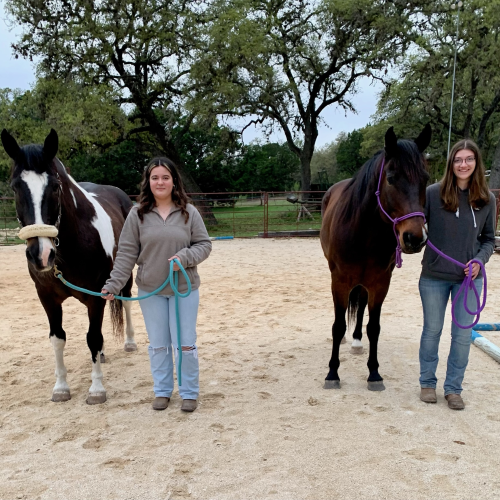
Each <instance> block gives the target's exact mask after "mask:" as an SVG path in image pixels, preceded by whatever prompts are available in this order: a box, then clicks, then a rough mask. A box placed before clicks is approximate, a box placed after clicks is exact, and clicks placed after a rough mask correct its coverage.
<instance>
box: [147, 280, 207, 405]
mask: <svg viewBox="0 0 500 500" xmlns="http://www.w3.org/2000/svg"><path fill="white" fill-rule="evenodd" d="M146 294H147V292H145V291H143V290H140V289H139V290H138V296H139V297H141V296H142V295H146ZM199 301H200V295H199V291H198V290H193V291H192V292H191V294H190V295H189V296H188V297H184V298H179V320H180V326H181V346H182V367H181V370H182V377H181V379H182V380H181V382H182V385H181V386H179V395H180V396H181V398H182V399H198V394H199V364H198V348H197V347H196V318H197V316H198V305H199ZM139 304H140V306H141V310H142V314H143V316H144V323H145V324H146V330H147V332H148V338H149V347H148V352H149V360H150V364H151V373H152V375H153V384H154V385H153V390H154V393H155V396H157V397H166V398H169V397H170V396H171V395H172V392H173V390H174V363H173V360H172V351H173V352H174V355H175V365H176V369H177V367H178V363H179V348H180V346H179V345H178V343H177V319H176V314H175V297H174V296H166V295H153V296H151V297H148V298H147V299H144V300H140V301H139Z"/></svg>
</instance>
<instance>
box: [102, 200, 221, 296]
mask: <svg viewBox="0 0 500 500" xmlns="http://www.w3.org/2000/svg"><path fill="white" fill-rule="evenodd" d="M186 210H187V212H188V214H189V220H188V222H187V224H186V223H185V217H184V215H182V213H181V209H180V208H174V209H173V210H172V211H171V212H170V213H169V214H168V217H167V218H166V220H163V218H162V216H161V215H160V214H159V212H158V209H156V208H154V209H153V210H152V211H151V212H149V213H147V214H145V215H144V221H143V222H141V221H140V219H139V216H138V215H137V207H133V208H132V209H131V210H130V213H129V214H128V217H127V220H126V221H125V225H124V226H123V230H122V233H121V235H120V241H119V242H118V251H117V253H116V259H115V263H114V266H113V270H112V271H111V276H110V278H109V279H108V281H106V283H105V285H104V287H103V288H105V289H106V290H108V291H109V292H110V293H112V294H114V295H118V294H119V293H120V291H121V290H122V288H123V287H124V286H125V284H126V283H127V280H128V279H129V278H130V273H131V272H132V269H133V268H134V265H135V264H136V263H137V265H138V266H139V267H138V269H137V276H136V278H135V282H136V283H137V286H138V287H139V288H140V289H141V290H144V291H145V292H152V291H154V290H156V289H157V288H158V287H159V286H160V285H161V284H162V283H163V282H164V281H165V280H166V279H167V277H168V273H169V269H170V263H169V261H168V259H169V258H170V257H173V256H174V255H177V256H178V257H179V260H180V262H181V264H182V265H183V267H184V268H185V269H186V273H187V275H188V276H189V280H190V281H191V289H192V290H196V289H197V288H198V287H199V286H200V277H199V275H198V272H197V265H198V264H200V263H201V262H203V261H204V260H205V259H206V258H207V257H208V256H209V255H210V252H211V251H212V242H211V241H210V238H209V236H208V233H207V230H206V228H205V224H204V223H203V219H202V217H201V215H200V213H199V212H198V210H197V209H196V208H195V207H194V206H193V205H190V204H188V205H187V207H186ZM186 290H187V283H186V279H185V278H184V276H183V274H182V273H181V272H179V291H180V292H181V293H184V292H185V291H186ZM160 295H173V291H172V288H171V287H170V285H167V286H166V287H165V288H164V289H163V290H162V291H161V292H160Z"/></svg>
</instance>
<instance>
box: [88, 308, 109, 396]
mask: <svg viewBox="0 0 500 500" xmlns="http://www.w3.org/2000/svg"><path fill="white" fill-rule="evenodd" d="M104 306H105V303H104V300H102V299H100V298H97V300H94V299H92V300H91V301H90V302H89V303H88V305H87V308H88V315H89V320H90V324H89V331H88V332H87V345H88V347H89V349H90V353H91V355H92V385H91V386H90V389H89V395H88V397H87V404H89V405H95V404H100V403H104V402H105V401H106V389H105V388H104V386H103V384H102V377H103V374H102V369H101V356H100V354H101V351H102V348H103V344H104V338H103V336H102V320H103V317H104Z"/></svg>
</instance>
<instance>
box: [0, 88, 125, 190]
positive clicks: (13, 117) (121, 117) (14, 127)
mask: <svg viewBox="0 0 500 500" xmlns="http://www.w3.org/2000/svg"><path fill="white" fill-rule="evenodd" d="M114 97H115V96H114V94H113V92H112V91H111V90H110V89H109V88H106V87H97V88H88V87H83V86H82V85H79V84H76V83H75V82H74V81H72V80H71V79H68V80H65V81H61V80H47V79H39V80H37V83H36V84H35V86H34V87H33V89H32V90H29V91H26V92H21V91H19V90H10V89H0V127H1V128H6V129H7V130H9V132H10V133H11V134H13V135H14V136H15V137H16V139H17V140H18V141H19V143H21V144H30V143H38V144H41V143H43V141H44V139H45V137H46V136H47V133H48V132H49V130H50V128H54V129H55V130H56V131H57V132H58V135H59V157H60V158H61V159H62V160H63V162H64V163H65V165H66V166H67V167H71V161H72V158H73V157H74V156H75V155H77V154H80V153H82V152H86V153H91V154H98V153H100V152H102V151H104V150H105V149H106V148H108V147H109V146H111V145H113V144H116V143H118V142H119V141H121V140H123V137H124V136H125V135H126V130H127V127H130V125H129V124H128V121H127V116H126V114H125V113H124V112H123V110H122V109H120V107H119V106H118V105H117V104H116V102H115V100H114ZM11 163H12V162H11V160H10V158H8V156H7V154H6V153H5V151H4V150H3V148H0V176H1V178H0V180H4V181H5V180H6V179H7V178H8V176H9V175H10V166H11Z"/></svg>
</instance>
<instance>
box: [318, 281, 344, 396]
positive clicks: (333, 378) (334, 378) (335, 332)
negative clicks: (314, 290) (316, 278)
mask: <svg viewBox="0 0 500 500" xmlns="http://www.w3.org/2000/svg"><path fill="white" fill-rule="evenodd" d="M332 292H333V303H334V306H335V321H334V323H333V326H332V337H333V346H332V357H331V358H330V363H329V367H330V371H329V372H328V375H327V376H326V378H325V385H324V386H323V388H324V389H340V378H339V375H338V369H339V366H340V360H339V349H340V343H341V341H342V339H343V337H344V335H345V332H346V327H347V324H346V320H345V313H346V311H347V299H348V296H349V294H348V293H347V294H344V293H341V292H339V291H336V290H332Z"/></svg>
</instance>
